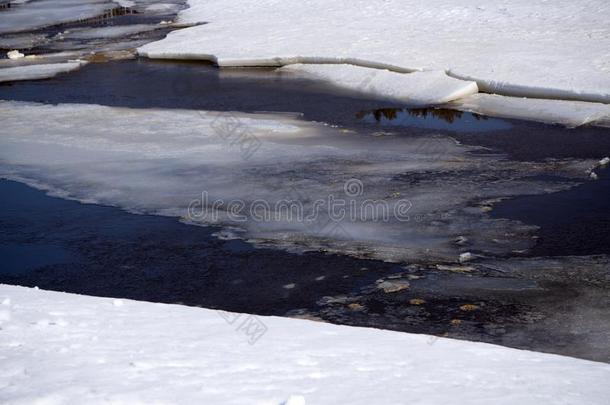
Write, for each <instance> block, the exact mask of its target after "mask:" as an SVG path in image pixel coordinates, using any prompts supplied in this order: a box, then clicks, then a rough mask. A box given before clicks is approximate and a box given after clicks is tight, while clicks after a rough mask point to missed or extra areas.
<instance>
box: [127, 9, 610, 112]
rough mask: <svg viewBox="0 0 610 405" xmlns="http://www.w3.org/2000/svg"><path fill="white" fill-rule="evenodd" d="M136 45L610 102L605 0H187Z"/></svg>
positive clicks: (223, 61)
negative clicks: (175, 20) (182, 25)
mask: <svg viewBox="0 0 610 405" xmlns="http://www.w3.org/2000/svg"><path fill="white" fill-rule="evenodd" d="M189 4H190V5H191V8H189V9H187V10H184V11H183V12H181V14H180V19H181V21H183V22H204V21H206V22H209V24H205V25H201V26H197V27H192V28H188V29H185V30H180V31H174V32H172V33H171V34H170V35H168V37H167V38H165V39H163V40H161V41H159V42H155V43H152V44H148V45H145V46H143V47H142V48H140V49H139V52H140V53H141V54H142V55H144V56H148V57H150V58H178V59H209V60H212V61H215V62H216V63H218V65H219V66H253V65H267V66H282V65H286V64H294V63H318V62H326V63H351V64H356V65H362V66H366V67H375V68H383V69H390V70H395V71H399V72H405V71H407V72H408V71H413V70H421V69H426V70H443V71H448V72H450V75H451V76H453V77H457V78H465V79H466V80H468V81H476V82H477V83H478V84H479V88H481V89H482V90H485V91H488V92H494V93H498V94H503V95H518V96H524V95H527V96H530V97H537V98H561V99H573V100H582V101H592V102H605V103H609V102H610V54H609V53H608V49H609V48H610V26H609V25H608V21H607V16H608V15H609V14H610V3H608V2H607V1H605V0H590V1H586V2H581V1H573V0H557V1H553V2H548V1H544V0H507V1H502V2H481V1H479V0H464V1H460V2H459V3H456V2H455V1H452V0H337V1H332V2H330V1H327V0H309V1H301V0H190V2H189Z"/></svg>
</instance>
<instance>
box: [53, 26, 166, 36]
mask: <svg viewBox="0 0 610 405" xmlns="http://www.w3.org/2000/svg"><path fill="white" fill-rule="evenodd" d="M159 28H161V27H160V26H159V25H151V24H133V25H113V26H109V27H100V28H78V29H71V30H68V31H66V32H63V33H62V34H61V37H62V38H64V39H95V38H100V39H108V38H120V37H125V36H129V35H134V34H138V33H141V32H148V31H154V30H156V29H159Z"/></svg>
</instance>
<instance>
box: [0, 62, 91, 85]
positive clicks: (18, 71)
mask: <svg viewBox="0 0 610 405" xmlns="http://www.w3.org/2000/svg"><path fill="white" fill-rule="evenodd" d="M85 64H86V62H83V61H77V62H66V63H48V64H39V65H26V66H16V67H9V68H3V69H0V83H2V82H12V81H17V80H39V79H48V78H51V77H55V76H57V75H58V74H60V73H68V72H72V71H73V70H77V69H80V67H81V66H83V65H85Z"/></svg>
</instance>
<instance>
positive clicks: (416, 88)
mask: <svg viewBox="0 0 610 405" xmlns="http://www.w3.org/2000/svg"><path fill="white" fill-rule="evenodd" d="M280 71H282V72H291V73H296V74H300V75H305V76H307V77H312V78H315V79H319V80H326V81H329V82H331V83H333V84H335V85H337V86H339V87H342V88H345V89H348V90H353V91H357V92H362V93H367V94H369V95H373V96H375V97H380V98H384V99H389V100H394V101H399V102H405V103H409V104H411V105H428V104H442V103H446V102H449V101H452V100H455V99H458V98H462V97H466V96H469V95H472V94H475V93H477V92H478V89H477V84H476V83H475V82H468V81H463V80H457V79H453V78H451V77H449V76H447V75H446V74H445V72H442V71H427V72H413V73H396V72H391V71H389V70H385V69H371V68H364V67H359V66H353V65H344V64H341V65H334V64H333V65H329V64H324V65H321V64H309V65H306V64H295V65H288V66H285V67H283V68H281V69H280Z"/></svg>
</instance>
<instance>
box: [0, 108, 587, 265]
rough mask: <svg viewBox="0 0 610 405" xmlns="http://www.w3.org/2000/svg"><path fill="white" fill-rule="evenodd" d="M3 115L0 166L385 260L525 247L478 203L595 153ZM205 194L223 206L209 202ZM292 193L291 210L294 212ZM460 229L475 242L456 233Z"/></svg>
mask: <svg viewBox="0 0 610 405" xmlns="http://www.w3.org/2000/svg"><path fill="white" fill-rule="evenodd" d="M0 121H1V122H2V130H1V131H0V176H2V177H6V178H11V179H16V180H20V181H24V182H27V183H29V184H31V185H34V186H37V187H40V188H43V189H47V190H51V191H53V192H54V193H56V194H58V195H61V196H64V197H68V198H75V199H78V200H80V201H87V202H96V203H101V204H108V205H115V206H119V207H122V208H125V209H127V210H130V211H135V212H148V213H155V214H160V215H170V216H175V217H182V218H183V219H184V220H186V221H189V222H193V223H200V224H218V225H221V226H223V229H224V230H225V233H224V235H225V236H231V235H232V236H240V237H243V238H246V239H251V240H253V241H255V242H256V243H259V244H271V245H273V246H283V247H287V248H296V249H299V250H302V249H318V248H320V249H326V250H332V251H339V252H343V253H347V254H353V255H357V256H368V257H371V256H372V257H379V258H382V259H386V260H417V261H419V260H442V261H456V260H457V258H458V256H459V254H460V253H463V251H464V250H465V249H472V250H477V251H479V252H481V253H482V254H486V253H489V254H504V253H507V252H510V251H512V250H520V249H525V248H527V247H529V246H531V244H532V242H533V240H532V238H531V232H532V231H533V228H532V227H528V226H525V225H522V224H520V223H516V222H511V221H505V220H496V219H491V218H490V217H489V216H488V215H487V214H486V212H487V211H488V209H489V205H490V204H491V203H490V202H485V201H486V200H494V199H497V198H501V197H503V196H512V195H521V194H537V193H545V192H552V191H558V190H561V189H565V188H566V187H569V186H570V185H571V184H575V183H573V182H572V180H566V181H562V182H556V183H549V182H545V181H543V180H540V179H538V177H536V176H537V175H544V174H553V175H556V176H561V175H565V176H568V177H570V178H571V177H572V176H574V178H579V179H584V178H585V177H586V175H587V174H586V169H587V168H589V167H592V164H593V162H586V161H582V162H580V161H554V162H549V163H527V162H512V161H509V160H507V159H505V158H503V157H502V156H498V155H490V154H469V153H468V152H469V151H470V150H472V148H469V147H465V146H461V145H458V144H456V143H455V141H453V139H451V138H449V137H447V136H440V135H435V134H430V135H426V136H423V135H421V136H412V137H404V136H398V135H396V134H393V133H391V132H386V133H383V134H374V135H373V134H371V133H369V132H364V133H358V132H352V131H348V130H341V129H338V128H331V127H327V126H324V125H322V124H316V123H307V122H304V121H301V120H299V119H297V118H296V117H294V116H286V115H282V114H274V115H265V114H255V115H250V114H239V113H215V112H205V111H186V110H160V109H143V110H138V109H125V108H112V107H103V106H96V105H75V104H70V105H57V106H52V105H42V104H29V103H19V102H3V103H2V104H1V108H0ZM378 135H383V136H378ZM204 193H205V194H206V198H205V199H204V196H203V194H204ZM330 199H332V200H333V201H335V202H337V201H339V200H340V201H343V207H344V208H343V210H342V209H341V208H338V209H336V210H335V213H334V215H333V214H331V213H330V212H329V206H330V204H329V203H328V202H329V200H330ZM237 200H239V201H242V202H243V204H244V205H243V207H242V208H239V206H237V205H236V204H234V203H233V202H234V201H237ZM215 201H220V202H222V203H223V204H222V205H221V206H220V208H218V207H217V208H215V209H214V208H211V207H213V202H215ZM260 201H262V202H263V205H262V208H261V205H260V204H258V202H260ZM319 201H322V202H323V203H324V205H321V206H319V205H318V206H316V204H317V202H319ZM291 202H294V203H296V204H298V205H299V206H300V207H301V208H300V210H299V211H298V212H295V213H294V214H289V212H288V210H290V209H287V208H286V205H287V204H289V203H291ZM375 202H379V203H380V204H381V206H379V205H377V204H376V203H375ZM265 203H266V204H267V205H264V204H265ZM257 204H258V205H257ZM203 206H205V207H206V209H203V208H202V207H203ZM292 206H293V205H290V207H292ZM335 206H336V205H335ZM189 207H190V208H193V209H194V210H195V212H194V213H193V211H190V210H189ZM256 207H258V208H261V209H262V212H261V211H256V209H257V208H256ZM316 207H317V208H316ZM233 208H238V212H237V214H238V215H232V214H233V211H231V210H232V209H233ZM298 208H299V207H298V206H297V209H298ZM401 209H402V211H400V210H401ZM254 211H256V212H254ZM291 212H292V211H291ZM341 212H343V213H344V216H341ZM397 212H398V214H397ZM299 213H300V214H301V215H299ZM386 213H387V215H386ZM312 214H316V215H314V216H313V217H311V215H312ZM291 215H292V216H291ZM461 235H463V236H466V237H467V238H468V239H469V240H470V241H471V245H469V246H468V247H463V246H458V245H455V244H453V240H454V239H455V238H456V237H458V236H461Z"/></svg>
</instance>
